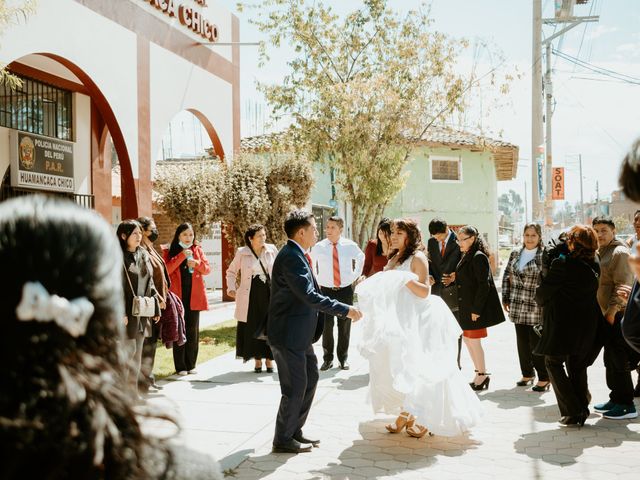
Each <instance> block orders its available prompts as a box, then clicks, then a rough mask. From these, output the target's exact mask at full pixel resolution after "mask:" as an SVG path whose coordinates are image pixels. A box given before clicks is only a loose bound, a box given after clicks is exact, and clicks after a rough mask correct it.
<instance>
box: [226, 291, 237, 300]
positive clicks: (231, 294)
mask: <svg viewBox="0 0 640 480" xmlns="http://www.w3.org/2000/svg"><path fill="white" fill-rule="evenodd" d="M227 295H229V296H230V297H231V298H233V299H235V298H236V292H227Z"/></svg>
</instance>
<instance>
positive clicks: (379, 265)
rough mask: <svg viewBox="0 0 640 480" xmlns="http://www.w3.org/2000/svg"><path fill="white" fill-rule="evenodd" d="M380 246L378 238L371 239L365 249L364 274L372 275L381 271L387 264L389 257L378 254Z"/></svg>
mask: <svg viewBox="0 0 640 480" xmlns="http://www.w3.org/2000/svg"><path fill="white" fill-rule="evenodd" d="M377 248H378V240H370V241H369V243H367V248H365V250H364V268H363V269H362V274H363V275H365V276H366V277H370V276H371V275H373V274H374V273H378V272H381V271H382V270H383V269H384V267H385V265H386V264H387V257H385V256H384V255H376V249H377Z"/></svg>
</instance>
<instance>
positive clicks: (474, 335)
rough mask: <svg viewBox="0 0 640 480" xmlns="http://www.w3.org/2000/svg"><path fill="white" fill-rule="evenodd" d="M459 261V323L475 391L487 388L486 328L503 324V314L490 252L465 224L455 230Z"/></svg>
mask: <svg viewBox="0 0 640 480" xmlns="http://www.w3.org/2000/svg"><path fill="white" fill-rule="evenodd" d="M456 241H457V242H458V245H460V251H461V252H462V259H461V260H460V263H458V266H457V268H456V273H455V277H454V279H455V282H456V285H457V286H458V304H459V306H458V322H459V323H460V327H461V328H462V330H463V333H462V338H463V339H464V343H465V345H466V346H467V350H468V351H469V355H470V356H471V361H472V362H473V366H474V367H475V369H476V376H475V378H474V379H473V382H471V383H470V384H469V385H471V388H473V389H474V390H483V389H485V388H489V373H487V369H486V366H485V363H484V350H483V349H482V339H483V338H485V337H486V336H487V327H491V326H493V325H497V324H498V323H501V322H504V312H503V311H502V305H501V304H500V298H499V297H498V291H497V290H496V285H495V283H494V282H493V275H492V274H491V268H490V266H489V250H488V249H487V247H486V245H485V243H484V241H483V240H482V238H480V235H479V233H478V230H477V229H476V228H475V227H472V226H470V225H467V226H466V227H462V228H461V229H460V230H458V238H457V240H456Z"/></svg>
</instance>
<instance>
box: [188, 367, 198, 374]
mask: <svg viewBox="0 0 640 480" xmlns="http://www.w3.org/2000/svg"><path fill="white" fill-rule="evenodd" d="M189 373H190V374H192V375H193V374H194V373H198V370H196V369H195V368H192V369H191V370H189Z"/></svg>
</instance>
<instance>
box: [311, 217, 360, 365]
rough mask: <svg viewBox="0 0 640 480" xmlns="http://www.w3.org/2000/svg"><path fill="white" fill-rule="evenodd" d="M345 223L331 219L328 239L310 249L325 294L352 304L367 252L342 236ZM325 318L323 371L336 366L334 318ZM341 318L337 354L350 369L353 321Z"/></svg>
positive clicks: (327, 233) (339, 359)
mask: <svg viewBox="0 0 640 480" xmlns="http://www.w3.org/2000/svg"><path fill="white" fill-rule="evenodd" d="M343 229H344V220H343V219H342V218H340V217H335V216H334V217H329V219H328V220H327V226H326V227H325V234H326V236H327V238H325V239H324V240H321V241H320V242H318V243H316V244H315V246H314V247H313V248H312V249H311V258H312V260H313V271H314V273H315V274H316V276H317V279H318V283H319V284H320V289H321V290H322V294H323V295H326V296H327V297H329V298H333V299H335V300H338V301H339V302H342V303H345V304H347V305H352V304H353V284H354V282H355V281H356V280H357V279H358V278H359V277H360V275H362V267H363V266H364V253H362V250H360V247H358V245H357V244H356V243H355V242H353V241H351V240H348V239H346V238H343V237H342V230H343ZM321 315H324V330H323V332H322V348H323V349H324V356H323V360H324V361H323V363H322V366H321V367H320V370H328V369H330V368H331V367H333V345H334V341H333V324H334V317H333V316H332V315H328V314H323V313H321ZM337 318H338V346H337V349H336V354H337V357H338V362H340V368H341V369H342V370H348V369H349V364H348V363H347V358H348V356H349V337H350V334H351V320H350V319H348V318H347V317H337Z"/></svg>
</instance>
